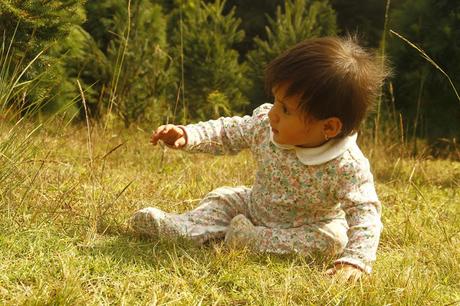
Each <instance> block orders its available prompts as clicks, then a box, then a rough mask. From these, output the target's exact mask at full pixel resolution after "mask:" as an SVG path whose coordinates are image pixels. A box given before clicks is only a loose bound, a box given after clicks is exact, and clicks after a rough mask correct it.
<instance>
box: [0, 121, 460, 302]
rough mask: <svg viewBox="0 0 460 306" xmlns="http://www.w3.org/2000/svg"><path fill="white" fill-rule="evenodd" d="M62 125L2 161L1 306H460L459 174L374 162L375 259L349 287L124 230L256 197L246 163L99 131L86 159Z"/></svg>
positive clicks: (82, 130) (441, 166) (218, 249)
mask: <svg viewBox="0 0 460 306" xmlns="http://www.w3.org/2000/svg"><path fill="white" fill-rule="evenodd" d="M62 126H63V124H62V123H61V124H59V125H58V124H55V125H51V126H49V127H46V128H44V129H43V130H41V132H40V133H38V134H36V135H35V136H33V137H31V138H30V139H29V140H28V141H29V144H28V146H29V148H28V150H27V151H25V152H29V153H28V154H29V156H28V157H24V156H22V158H21V159H17V163H16V164H15V166H14V167H13V168H11V167H10V166H11V164H10V163H11V161H7V159H6V158H4V157H1V156H0V170H1V171H4V170H5V169H9V170H8V171H10V174H9V176H8V177H7V178H6V179H5V180H4V181H2V184H1V185H0V201H1V202H0V228H1V230H0V250H1V251H0V304H25V305H42V304H54V305H80V304H89V305H98V304H125V305H133V304H153V305H155V304H166V303H170V304H175V305H189V304H205V305H208V304H221V305H245V304H266V305H279V304H282V305H291V304H302V305H304V304H318V305H336V304H361V305H363V304H364V305H377V304H378V305H381V304H392V305H395V304H405V305H429V304H432V305H449V304H452V305H454V304H455V303H457V304H459V303H460V218H459V216H460V163H459V162H454V161H448V160H430V159H428V158H418V159H410V158H399V159H397V158H392V157H390V156H388V155H386V154H385V152H384V148H382V152H373V153H372V154H371V155H372V159H371V164H372V165H373V169H374V173H375V177H376V181H377V189H378V193H379V196H380V199H381V201H382V203H383V206H384V210H383V223H384V226H385V227H384V231H383V234H382V239H381V244H380V248H379V251H378V260H377V262H376V263H375V265H374V273H373V274H372V276H371V277H369V278H366V279H365V280H364V281H362V282H361V283H357V284H355V285H353V284H345V285H343V284H335V283H333V282H332V281H331V280H330V278H328V277H327V276H325V275H324V271H325V269H326V267H327V265H326V264H324V263H321V262H318V261H312V260H310V259H308V258H302V257H298V256H274V255H256V254H251V253H249V252H246V251H244V250H242V251H229V250H227V249H226V248H225V247H224V246H223V245H222V243H220V242H216V243H212V244H209V245H205V246H201V247H198V246H194V245H191V244H189V243H186V242H180V241H178V242H171V241H155V240H146V239H141V238H138V237H135V236H134V235H132V234H130V233H129V231H127V229H126V220H127V219H128V218H129V216H130V215H131V214H132V213H133V212H134V211H135V210H137V209H139V208H141V207H144V206H146V205H154V206H157V207H160V208H162V209H164V210H167V211H173V212H183V211H186V210H188V209H191V208H192V207H195V206H196V205H197V204H198V202H199V199H200V198H202V197H203V196H204V195H205V194H206V193H207V192H209V191H211V190H212V189H214V188H217V187H219V186H222V185H230V186H235V185H242V184H243V185H250V184H251V182H252V180H253V176H254V163H253V160H252V158H251V155H250V154H249V152H242V153H241V154H239V155H237V156H226V157H212V156H206V155H190V154H185V153H183V152H176V151H171V150H166V151H163V149H162V148H160V147H156V148H153V147H151V146H150V145H149V143H148V139H149V133H148V132H147V131H142V130H140V129H120V130H116V129H114V130H111V131H108V132H104V130H103V129H101V128H95V129H93V132H92V137H91V139H92V143H91V147H92V150H88V143H87V140H88V137H87V131H86V127H85V126H74V127H62ZM7 131H8V129H7V128H6V127H5V125H3V126H2V129H1V130H0V136H1V137H0V140H1V141H2V142H3V141H5V139H7V136H8V133H7ZM366 144H367V143H366V142H365V143H364V144H363V147H364V148H366V147H367V146H366ZM369 147H373V145H372V146H371V145H369ZM114 148H116V149H115V150H113V149H114ZM112 150H113V151H112ZM89 151H91V152H92V156H91V158H90V156H89V155H88V154H89V153H88V152H89ZM109 152H110V153H109ZM107 153H109V154H108V155H107ZM91 160H92V162H91ZM11 169H13V170H11Z"/></svg>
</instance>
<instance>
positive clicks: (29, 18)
mask: <svg viewBox="0 0 460 306" xmlns="http://www.w3.org/2000/svg"><path fill="white" fill-rule="evenodd" d="M83 5H84V0H67V1H33V0H20V1H19V0H13V1H1V2H0V28H1V29H4V30H5V35H6V37H5V41H9V40H10V39H11V38H12V36H13V35H14V42H13V50H14V51H13V54H12V57H13V65H12V66H14V67H15V68H16V69H19V70H21V69H22V68H23V67H24V66H25V65H27V64H28V63H29V62H30V61H31V60H32V59H33V58H34V57H35V56H36V55H37V54H39V53H40V52H42V51H46V52H44V53H43V54H42V56H40V57H39V58H38V60H37V61H36V62H34V65H33V66H32V67H31V68H30V69H28V70H27V73H26V75H25V79H26V80H32V79H36V78H37V77H38V76H42V77H41V78H40V86H35V87H33V89H32V90H31V91H30V92H28V93H26V95H25V97H23V99H25V100H26V101H23V105H25V106H27V105H28V104H31V103H33V101H50V100H52V97H54V96H55V95H56V92H59V91H60V87H61V85H62V84H63V79H62V74H61V73H62V70H63V61H62V58H61V54H57V53H56V52H53V51H52V49H53V48H56V46H59V45H60V44H61V43H63V42H64V40H65V39H66V36H67V35H68V34H69V33H70V32H71V31H72V29H73V28H74V27H75V26H78V25H79V24H81V23H82V22H83V21H84V20H85V11H84V8H83ZM16 26H18V27H17V31H16V32H15V31H14V29H15V28H16ZM64 81H65V80H64ZM48 105H51V106H53V105H52V103H48ZM53 107H55V108H58V107H56V106H53Z"/></svg>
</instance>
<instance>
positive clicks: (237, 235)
mask: <svg viewBox="0 0 460 306" xmlns="http://www.w3.org/2000/svg"><path fill="white" fill-rule="evenodd" d="M256 237H257V233H256V227H255V226H254V225H253V224H252V223H251V221H249V219H248V218H246V217H245V216H244V215H237V216H236V217H234V218H233V219H232V221H230V225H229V227H228V230H227V234H226V235H225V244H226V245H228V246H229V247H232V248H234V247H240V248H242V247H245V246H246V247H251V246H252V245H253V243H254V241H255V240H256Z"/></svg>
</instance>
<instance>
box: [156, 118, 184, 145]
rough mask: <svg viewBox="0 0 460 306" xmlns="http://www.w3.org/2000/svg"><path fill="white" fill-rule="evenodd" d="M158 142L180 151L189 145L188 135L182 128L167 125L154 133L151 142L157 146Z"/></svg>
mask: <svg viewBox="0 0 460 306" xmlns="http://www.w3.org/2000/svg"><path fill="white" fill-rule="evenodd" d="M158 140H162V141H163V142H164V143H165V144H166V145H167V146H169V147H172V148H175V149H179V148H182V147H183V146H185V144H186V143H187V135H186V134H185V131H184V130H183V129H181V128H180V127H178V126H176V125H173V124H167V125H162V126H160V127H159V128H157V129H156V131H155V132H153V134H152V137H151V139H150V142H151V143H152V144H153V145H156V144H157V143H158Z"/></svg>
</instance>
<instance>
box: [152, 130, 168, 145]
mask: <svg viewBox="0 0 460 306" xmlns="http://www.w3.org/2000/svg"><path fill="white" fill-rule="evenodd" d="M165 129H166V125H162V126H159V127H158V128H157V129H156V130H155V132H153V134H152V137H151V139H150V142H151V143H152V144H153V145H156V144H157V143H158V140H160V139H161V136H162V135H163V134H164V131H165Z"/></svg>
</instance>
